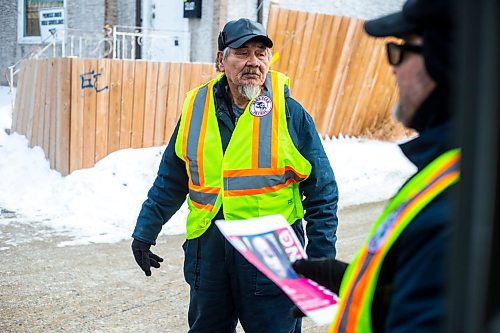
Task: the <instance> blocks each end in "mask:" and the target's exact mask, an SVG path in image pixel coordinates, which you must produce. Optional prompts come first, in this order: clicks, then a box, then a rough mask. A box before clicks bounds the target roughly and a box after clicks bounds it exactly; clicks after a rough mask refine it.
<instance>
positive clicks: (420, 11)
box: [364, 0, 457, 84]
mask: <svg viewBox="0 0 500 333" xmlns="http://www.w3.org/2000/svg"><path fill="white" fill-rule="evenodd" d="M456 15H457V14H456V6H455V4H454V2H453V1H452V0H408V1H407V2H406V3H405V4H404V5H403V8H402V10H401V11H400V12H397V13H393V14H390V15H387V16H383V17H381V18H378V19H375V20H370V21H367V22H366V23H365V25H364V28H365V31H366V32H367V33H368V34H369V35H371V36H374V37H388V36H394V37H398V38H405V36H407V35H410V34H416V35H419V36H421V37H422V39H423V45H422V47H423V52H422V53H423V56H424V61H425V67H426V68H427V71H428V73H429V74H430V75H431V76H432V78H434V80H435V81H436V82H439V83H441V84H449V83H450V82H452V80H453V79H452V74H453V71H454V68H453V67H452V61H451V60H452V56H451V50H452V48H453V45H454V44H455V43H454V30H455V29H456Z"/></svg>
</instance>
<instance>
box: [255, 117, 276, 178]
mask: <svg viewBox="0 0 500 333" xmlns="http://www.w3.org/2000/svg"><path fill="white" fill-rule="evenodd" d="M273 112H274V110H271V112H269V113H268V114H266V115H265V116H263V117H260V122H259V158H258V161H259V168H270V167H271V150H272V149H271V144H272V142H271V139H272V138H271V133H272V130H273Z"/></svg>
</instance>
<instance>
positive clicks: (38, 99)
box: [30, 59, 47, 146]
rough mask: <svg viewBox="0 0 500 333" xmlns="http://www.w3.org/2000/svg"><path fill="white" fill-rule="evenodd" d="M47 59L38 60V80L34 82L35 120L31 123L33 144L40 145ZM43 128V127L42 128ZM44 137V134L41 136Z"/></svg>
mask: <svg viewBox="0 0 500 333" xmlns="http://www.w3.org/2000/svg"><path fill="white" fill-rule="evenodd" d="M45 62H46V60H45V59H44V60H42V61H39V62H38V74H37V76H38V80H37V81H36V82H34V84H35V90H36V94H35V100H34V106H33V122H32V124H31V140H30V141H31V146H39V145H40V143H39V138H40V137H39V133H38V132H39V131H40V129H41V128H40V123H41V121H40V119H43V112H44V106H45V105H44V104H45V103H44V102H42V101H45V91H46V84H45V81H46V79H47V75H46V72H47V66H46V63H45ZM42 130H43V128H42ZM41 137H43V136H41Z"/></svg>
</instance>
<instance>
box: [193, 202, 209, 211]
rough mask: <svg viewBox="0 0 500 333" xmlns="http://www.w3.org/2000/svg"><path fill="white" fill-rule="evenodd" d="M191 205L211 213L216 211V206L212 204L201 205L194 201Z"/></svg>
mask: <svg viewBox="0 0 500 333" xmlns="http://www.w3.org/2000/svg"><path fill="white" fill-rule="evenodd" d="M191 203H192V204H193V206H195V207H196V208H198V209H204V210H208V211H210V212H211V211H212V210H213V209H214V206H213V205H211V204H206V205H200V204H199V203H197V202H196V201H194V200H191Z"/></svg>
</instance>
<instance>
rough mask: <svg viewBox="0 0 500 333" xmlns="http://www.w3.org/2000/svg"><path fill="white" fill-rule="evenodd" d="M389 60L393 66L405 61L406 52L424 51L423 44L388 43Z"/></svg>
mask: <svg viewBox="0 0 500 333" xmlns="http://www.w3.org/2000/svg"><path fill="white" fill-rule="evenodd" d="M386 47H387V60H388V61H389V64H391V65H392V66H397V65H399V64H401V63H402V62H403V59H404V55H405V52H413V53H422V46H421V45H412V44H396V43H392V42H390V43H387V44H386Z"/></svg>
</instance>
